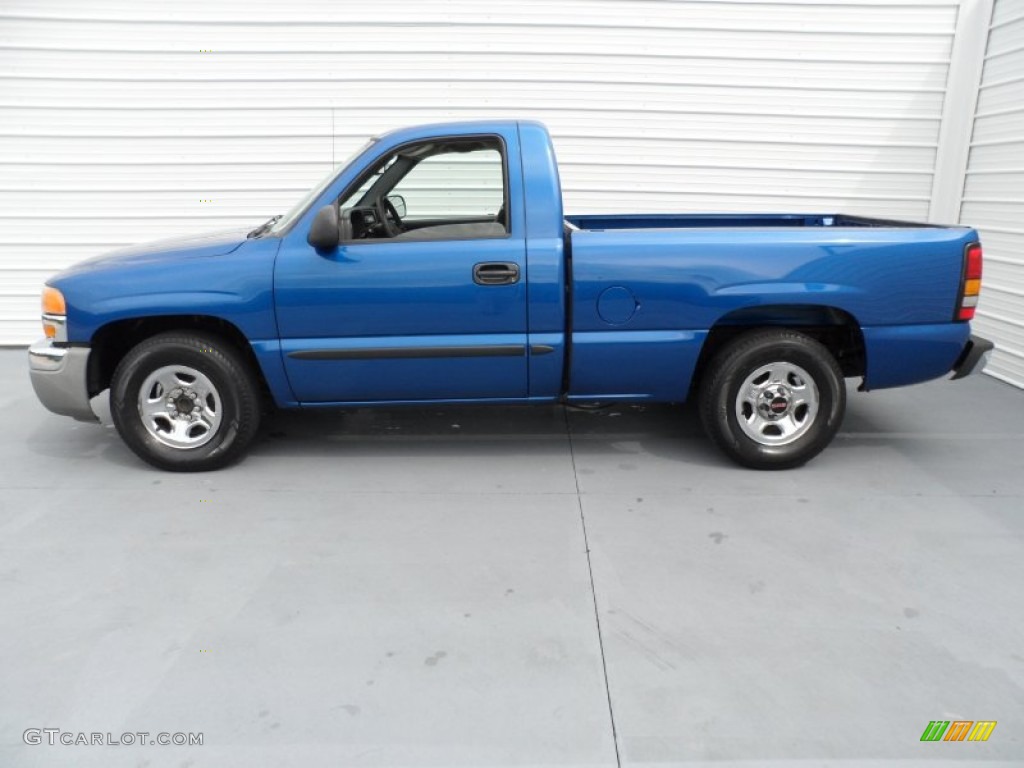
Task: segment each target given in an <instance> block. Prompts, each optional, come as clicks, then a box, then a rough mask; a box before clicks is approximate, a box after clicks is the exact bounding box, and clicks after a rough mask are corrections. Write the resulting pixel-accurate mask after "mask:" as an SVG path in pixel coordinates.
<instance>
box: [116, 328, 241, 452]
mask: <svg viewBox="0 0 1024 768" xmlns="http://www.w3.org/2000/svg"><path fill="white" fill-rule="evenodd" d="M110 405H111V408H110V410H111V415H112V417H113V421H114V426H116V427H117V431H118V433H119V434H120V435H121V438H122V439H123V440H124V441H125V443H126V444H127V445H128V447H129V448H131V449H132V451H134V452H135V454H136V455H138V456H139V457H140V458H141V459H143V460H144V461H147V462H149V463H150V464H152V465H153V466H155V467H159V468H160V469H168V470H172V471H178V472H193V471H204V470H210V469H218V468H220V467H223V466H225V465H227V464H229V463H231V462H232V461H235V460H236V459H238V458H239V457H240V456H241V455H242V453H243V452H244V451H245V449H246V448H247V447H248V445H249V443H250V442H251V441H252V439H253V437H254V436H255V435H256V430H257V428H258V427H259V420H260V399H259V390H258V389H257V386H256V383H255V381H254V380H253V376H252V373H251V372H250V370H249V366H248V365H247V364H246V362H245V360H244V359H243V358H242V357H241V355H240V354H239V353H238V352H237V350H235V349H234V347H232V346H231V345H230V344H229V343H227V342H225V341H224V340H222V339H220V338H218V337H216V336H212V335H206V334H199V333H187V332H170V333H161V334H159V335H157V336H153V337H151V338H149V339H146V340H145V341H143V342H141V343H139V344H138V345H137V346H135V347H134V348H133V349H132V350H131V351H129V352H128V354H127V355H125V357H124V359H123V360H122V361H121V363H120V364H119V365H118V366H117V370H115V371H114V377H113V381H112V382H111V387H110Z"/></svg>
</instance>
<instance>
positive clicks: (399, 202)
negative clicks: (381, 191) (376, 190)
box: [388, 195, 406, 219]
mask: <svg viewBox="0 0 1024 768" xmlns="http://www.w3.org/2000/svg"><path fill="white" fill-rule="evenodd" d="M388 202H389V203H391V204H392V205H393V206H395V211H396V212H397V213H398V218H400V219H404V218H405V211H406V208H405V198H404V197H402V196H401V195H388Z"/></svg>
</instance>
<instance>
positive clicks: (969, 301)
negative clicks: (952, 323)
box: [956, 243, 982, 320]
mask: <svg viewBox="0 0 1024 768" xmlns="http://www.w3.org/2000/svg"><path fill="white" fill-rule="evenodd" d="M981 262H982V257H981V244H980V243H971V244H970V245H968V246H967V249H966V250H965V251H964V278H963V282H962V283H961V285H960V304H959V308H958V309H957V314H956V317H957V320H973V319H974V310H975V308H976V307H977V306H978V294H980V293H981Z"/></svg>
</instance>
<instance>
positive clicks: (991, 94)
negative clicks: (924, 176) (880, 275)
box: [960, 0, 1024, 387]
mask: <svg viewBox="0 0 1024 768" xmlns="http://www.w3.org/2000/svg"><path fill="white" fill-rule="evenodd" d="M960 220H961V221H963V222H964V223H965V224H971V225H972V226H976V227H979V228H980V230H981V238H982V243H983V244H984V246H985V280H984V289H983V296H982V299H981V303H980V304H979V307H978V320H977V322H976V323H975V328H976V329H977V330H978V332H979V333H981V334H983V335H985V336H988V337H989V338H991V339H992V340H993V341H995V342H996V346H997V349H996V353H995V355H994V356H993V359H992V362H991V363H989V366H988V368H987V369H986V370H987V371H988V372H989V373H991V374H992V375H993V376H998V377H999V378H1001V379H1004V380H1006V381H1009V382H1011V383H1013V384H1016V385H1017V386H1019V387H1024V2H1020V0H996V3H995V7H994V11H993V15H992V27H991V30H990V31H989V39H988V50H987V52H986V56H985V68H984V70H983V71H982V78H981V88H980V89H979V92H978V110H977V113H976V116H975V121H974V135H973V138H972V141H971V154H970V157H969V159H968V165H967V180H966V183H965V185H964V198H963V206H962V207H961V209H960Z"/></svg>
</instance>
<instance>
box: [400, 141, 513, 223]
mask: <svg viewBox="0 0 1024 768" xmlns="http://www.w3.org/2000/svg"><path fill="white" fill-rule="evenodd" d="M392 194H395V195H401V196H402V198H403V199H404V200H405V209H406V220H407V221H409V222H410V223H412V222H414V221H425V220H426V221H429V220H438V221H449V222H451V221H455V220H459V219H479V220H485V219H491V220H494V219H495V217H497V215H498V213H499V212H500V211H501V209H502V207H503V205H504V202H505V174H504V170H503V168H502V162H501V153H500V152H499V151H498V150H497V149H480V150H476V151H474V152H445V153H443V154H437V155H431V156H430V157H427V158H425V159H424V160H422V161H421V162H420V163H418V164H417V165H416V166H415V167H414V168H413V169H412V170H411V171H409V174H408V175H407V176H406V177H405V178H404V179H402V180H401V181H400V182H398V184H396V185H395V188H394V189H393V190H392Z"/></svg>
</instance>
